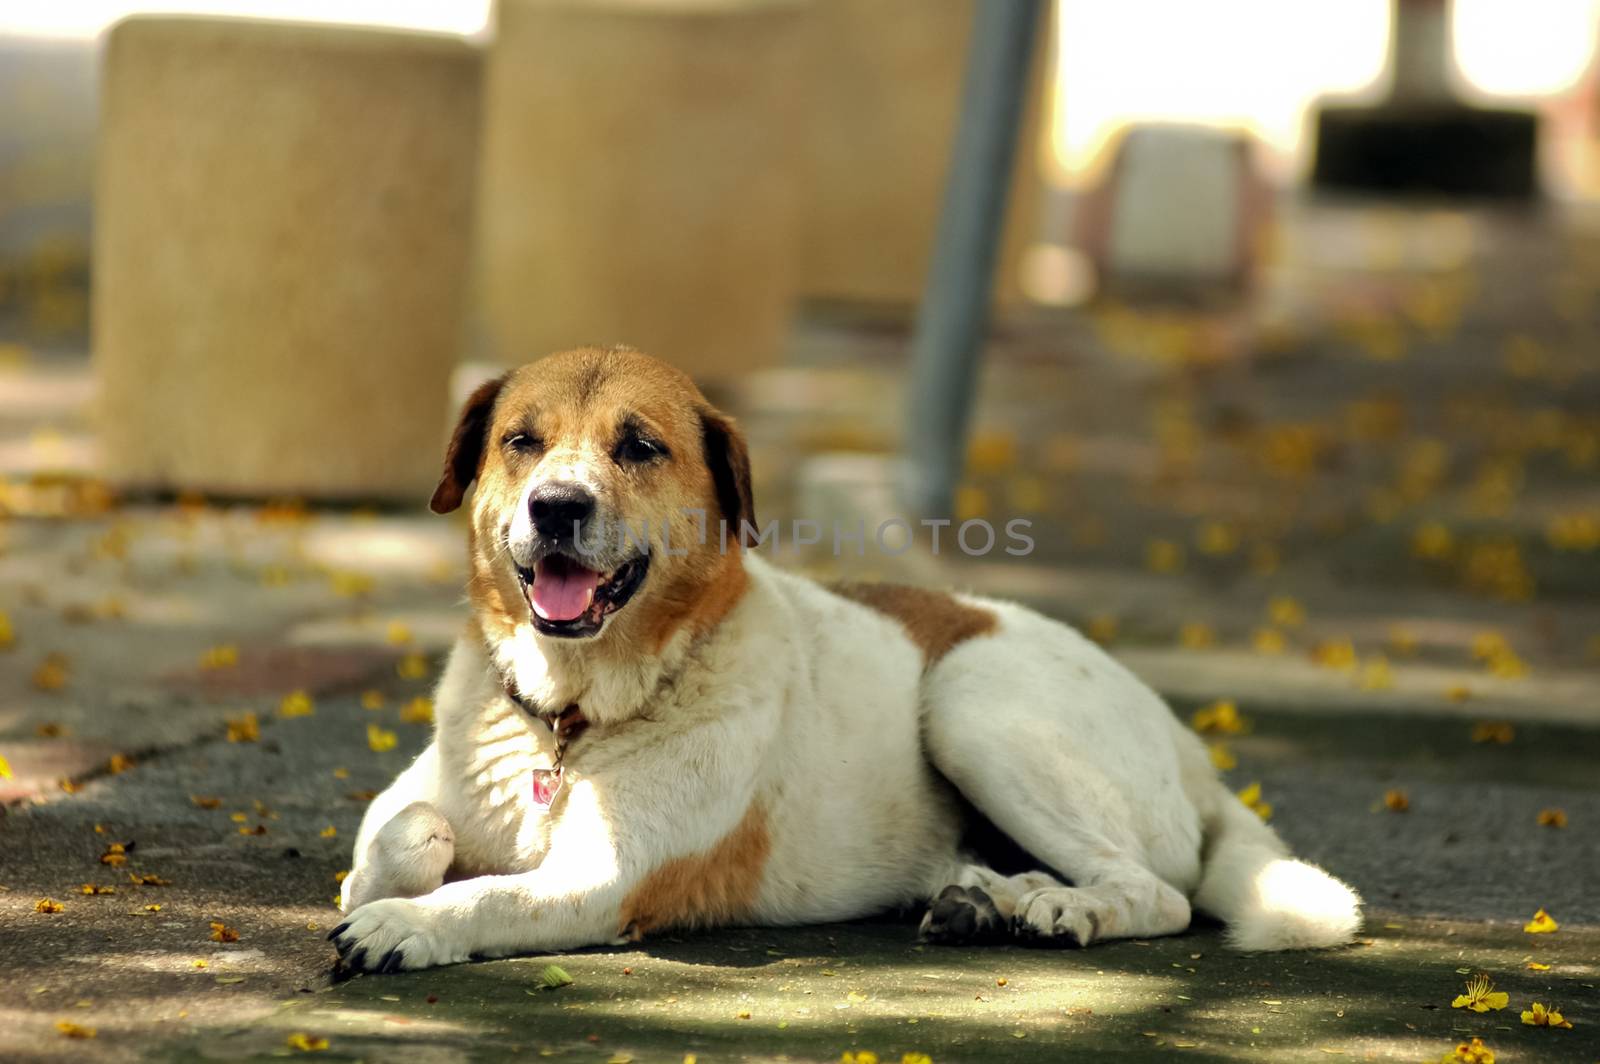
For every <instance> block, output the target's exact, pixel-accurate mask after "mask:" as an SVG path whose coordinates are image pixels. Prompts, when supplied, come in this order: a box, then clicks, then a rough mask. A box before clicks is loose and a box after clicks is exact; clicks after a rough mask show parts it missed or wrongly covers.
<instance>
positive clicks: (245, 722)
mask: <svg viewBox="0 0 1600 1064" xmlns="http://www.w3.org/2000/svg"><path fill="white" fill-rule="evenodd" d="M260 738H261V721H260V719H259V718H257V717H256V715H255V714H254V713H246V714H245V715H244V716H242V717H230V718H229V719H228V741H229V742H230V743H253V742H256V741H257V740H259V739H260Z"/></svg>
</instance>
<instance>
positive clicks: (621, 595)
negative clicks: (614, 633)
mask: <svg viewBox="0 0 1600 1064" xmlns="http://www.w3.org/2000/svg"><path fill="white" fill-rule="evenodd" d="M649 568H650V556H649V555H648V554H641V555H639V556H638V557H637V558H634V559H633V560H631V561H627V562H624V563H622V565H620V566H618V567H617V568H615V569H613V570H612V571H611V572H609V573H605V572H600V571H598V570H595V569H590V568H588V567H586V566H585V565H584V564H583V563H582V562H580V561H578V560H577V559H575V558H572V557H569V556H568V555H565V554H550V555H547V556H545V557H543V558H540V559H539V560H538V561H537V562H535V563H534V564H533V568H531V569H525V568H523V567H522V566H520V565H519V566H517V579H518V580H519V581H521V583H522V593H523V595H524V596H525V597H526V598H527V600H528V608H529V609H530V610H532V611H533V626H534V627H535V628H536V629H538V630H539V631H540V632H542V633H543V634H545V635H554V636H563V637H566V638H582V637H585V636H591V635H594V634H595V633H597V632H599V631H600V626H601V625H602V624H603V623H604V622H605V619H606V617H607V616H608V615H610V614H613V613H615V612H616V611H618V610H620V609H621V608H622V607H623V606H625V605H627V603H628V600H629V599H630V598H632V597H633V593H634V592H635V591H637V590H639V585H640V584H642V583H644V577H645V573H646V572H647V571H648V570H649Z"/></svg>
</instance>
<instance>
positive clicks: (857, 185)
mask: <svg viewBox="0 0 1600 1064" xmlns="http://www.w3.org/2000/svg"><path fill="white" fill-rule="evenodd" d="M972 21H973V0H816V2H815V3H814V4H813V5H812V7H811V9H810V12H809V16H808V35H807V51H806V62H807V68H806V79H805V82H804V85H805V96H806V99H807V104H808V121H807V124H806V127H805V147H806V160H805V165H806V182H805V199H804V201H803V207H802V220H803V221H802V226H801V233H802V268H801V281H800V284H801V290H802V292H803V293H804V294H805V295H806V296H808V297H814V298H819V299H829V300H843V301H857V302H863V303H877V304H884V305H888V306H894V305H899V306H903V307H907V308H909V307H912V306H914V305H915V304H916V302H917V300H918V299H919V298H920V297H921V295H922V284H923V281H924V279H925V277H926V274H927V269H928V264H929V260H930V256H931V253H932V250H933V238H934V232H935V230H936V228H937V225H938V218H939V209H940V207H941V205H942V203H943V197H944V185H945V176H946V173H947V171H948V170H949V164H950V150H951V143H952V141H953V139H954V137H955V130H956V123H957V119H958V117H959V114H960V110H961V84H962V78H963V76H964V74H965V72H966V60H967V45H968V41H969V39H970V37H971V29H972ZM1037 32H1038V34H1039V41H1038V44H1037V45H1036V47H1035V52H1034V62H1033V70H1032V75H1031V77H1032V81H1031V86H1032V87H1031V89H1030V92H1029V106H1028V109H1027V111H1026V112H1025V113H1024V115H1023V121H1022V135H1021V137H1020V138H1019V147H1018V157H1017V160H1016V163H1015V166H1014V168H1013V172H1012V183H1011V188H1012V192H1011V199H1010V202H1009V205H1008V211H1007V217H1006V227H1005V235H1004V238H1003V240H1002V243H1001V248H1000V258H999V267H998V272H997V276H996V287H995V292H996V295H997V297H998V298H999V299H1000V300H1001V301H1003V302H1014V301H1016V300H1017V299H1018V298H1020V296H1019V291H1020V289H1019V286H1018V276H1019V271H1020V264H1021V260H1022V257H1023V255H1024V253H1025V252H1026V250H1027V245H1028V244H1029V243H1031V241H1032V238H1033V236H1034V233H1035V231H1036V228H1037V224H1038V220H1039V210H1040V203H1041V199H1042V191H1043V186H1042V183H1041V177H1040V165H1039V159H1040V152H1041V151H1042V150H1043V148H1044V138H1045V121H1046V119H1047V117H1048V115H1047V112H1048V110H1049V108H1048V106H1047V101H1046V98H1045V97H1046V93H1045V88H1046V83H1047V74H1048V71H1049V68H1050V57H1051V53H1052V48H1051V46H1050V43H1049V42H1050V27H1049V19H1044V20H1042V21H1041V23H1040V25H1039V27H1038V30H1037Z"/></svg>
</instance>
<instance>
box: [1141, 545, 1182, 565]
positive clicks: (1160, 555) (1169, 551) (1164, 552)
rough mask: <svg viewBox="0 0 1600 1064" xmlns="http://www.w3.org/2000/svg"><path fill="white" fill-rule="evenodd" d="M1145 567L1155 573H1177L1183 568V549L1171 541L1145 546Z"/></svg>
mask: <svg viewBox="0 0 1600 1064" xmlns="http://www.w3.org/2000/svg"><path fill="white" fill-rule="evenodd" d="M1144 565H1145V568H1146V569H1149V570H1150V571H1151V572H1153V573H1175V572H1177V571H1178V570H1180V569H1182V568H1183V548H1182V547H1181V546H1179V545H1178V544H1176V543H1174V542H1172V540H1170V539H1152V540H1151V541H1150V542H1149V543H1147V544H1145V549H1144Z"/></svg>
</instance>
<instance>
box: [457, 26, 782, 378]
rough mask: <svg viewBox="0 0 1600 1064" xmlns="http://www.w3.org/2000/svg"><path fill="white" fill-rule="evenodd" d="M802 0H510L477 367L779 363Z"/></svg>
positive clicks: (487, 177)
mask: <svg viewBox="0 0 1600 1064" xmlns="http://www.w3.org/2000/svg"><path fill="white" fill-rule="evenodd" d="M802 15H803V8H802V6H801V5H799V4H797V3H789V2H773V0H679V2H670V3H665V2H664V3H643V2H638V0H631V2H630V0H599V2H582V3H579V2H571V0H566V2H563V0H504V2H502V3H501V4H500V6H499V9H498V27H497V31H496V35H495V39H494V42H493V44H492V46H491V48H490V52H489V60H488V68H487V75H486V79H485V99H484V153H483V166H482V172H481V182H480V196H479V203H480V207H479V228H478V255H479V299H480V303H479V311H480V314H479V323H480V325H481V329H482V341H483V342H482V351H481V353H482V354H483V355H484V357H486V358H489V359H492V360H495V361H500V362H505V363H520V362H525V361H527V360H529V359H531V358H536V357H538V356H541V355H544V354H547V353H549V352H551V351H555V350H559V349H562V348H567V347H572V346H574V345H577V344H584V343H630V344H633V345H635V346H638V347H641V348H644V349H645V350H647V351H650V352H651V353H653V354H655V355H657V356H659V357H661V358H664V359H666V360H668V361H670V362H673V363H675V364H677V365H678V366H680V367H682V368H683V369H685V370H686V371H688V372H690V373H691V374H693V375H694V376H696V377H697V378H699V379H701V380H715V379H717V378H725V377H731V376H733V375H735V374H738V373H740V372H743V371H747V370H750V369H753V368H758V367H760V366H763V365H769V364H771V363H773V362H775V361H776V360H777V358H778V356H779V354H780V352H781V350H782V346H783V344H784V342H785V338H786V336H787V332H788V324H789V318H790V312H791V308H792V304H793V297H794V283H793V277H794V266H795V260H796V251H795V194H796V182H797V179H798V170H797V165H796V162H797V159H798V157H799V156H798V151H797V136H796V130H797V128H799V126H800V121H801V118H802V117H803V114H804V112H803V109H802V107H803V103H804V101H805V97H806V94H807V91H808V89H807V87H805V86H803V84H802V82H801V81H800V78H799V72H800V58H801V50H802V43H803V42H802V39H801V30H802V25H801V21H800V20H801V17H802Z"/></svg>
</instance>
